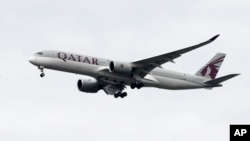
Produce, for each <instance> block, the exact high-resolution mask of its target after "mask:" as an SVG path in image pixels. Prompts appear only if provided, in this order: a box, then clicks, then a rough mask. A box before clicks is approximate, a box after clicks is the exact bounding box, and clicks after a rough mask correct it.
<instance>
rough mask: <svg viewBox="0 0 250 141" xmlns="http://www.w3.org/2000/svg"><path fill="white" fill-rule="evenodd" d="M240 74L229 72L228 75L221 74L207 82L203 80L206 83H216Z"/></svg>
mask: <svg viewBox="0 0 250 141" xmlns="http://www.w3.org/2000/svg"><path fill="white" fill-rule="evenodd" d="M238 75H240V74H229V75H226V76H222V77H219V78H216V79H213V80H209V81H207V82H205V83H206V84H209V85H217V84H220V83H222V82H224V81H226V80H228V79H231V78H233V77H235V76H238Z"/></svg>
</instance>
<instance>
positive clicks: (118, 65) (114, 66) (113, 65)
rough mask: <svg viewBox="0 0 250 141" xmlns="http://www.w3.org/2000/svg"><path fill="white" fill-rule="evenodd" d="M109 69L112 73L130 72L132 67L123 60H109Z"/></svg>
mask: <svg viewBox="0 0 250 141" xmlns="http://www.w3.org/2000/svg"><path fill="white" fill-rule="evenodd" d="M109 70H110V72H113V73H119V74H127V75H129V74H131V73H132V71H133V67H132V65H131V64H130V63H124V62H118V61H116V62H114V61H111V62H110V63H109Z"/></svg>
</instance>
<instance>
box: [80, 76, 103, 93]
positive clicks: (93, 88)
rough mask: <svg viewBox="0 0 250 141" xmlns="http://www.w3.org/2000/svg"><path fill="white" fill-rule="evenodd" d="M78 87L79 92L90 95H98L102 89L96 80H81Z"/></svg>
mask: <svg viewBox="0 0 250 141" xmlns="http://www.w3.org/2000/svg"><path fill="white" fill-rule="evenodd" d="M77 87H78V89H79V91H82V92H88V93H96V92H98V91H99V90H100V89H101V88H100V85H99V83H98V82H97V80H96V79H79V80H78V81H77Z"/></svg>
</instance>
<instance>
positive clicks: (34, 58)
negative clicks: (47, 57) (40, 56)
mask: <svg viewBox="0 0 250 141" xmlns="http://www.w3.org/2000/svg"><path fill="white" fill-rule="evenodd" d="M29 62H30V63H31V64H35V62H36V57H35V56H31V57H30V58H29Z"/></svg>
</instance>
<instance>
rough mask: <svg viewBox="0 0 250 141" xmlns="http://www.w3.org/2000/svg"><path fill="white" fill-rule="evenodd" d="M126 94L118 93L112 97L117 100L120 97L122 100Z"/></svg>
mask: <svg viewBox="0 0 250 141" xmlns="http://www.w3.org/2000/svg"><path fill="white" fill-rule="evenodd" d="M127 95H128V94H127V93H126V92H123V93H122V92H118V93H116V94H115V95H114V97H115V98H118V97H121V98H124V97H126V96H127Z"/></svg>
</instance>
